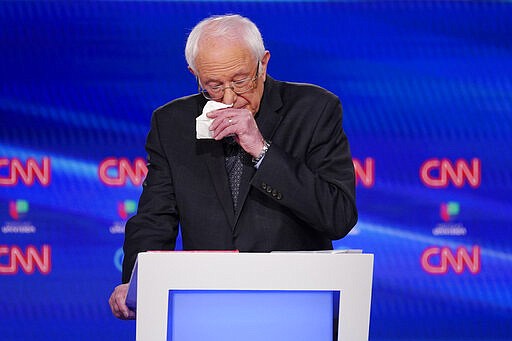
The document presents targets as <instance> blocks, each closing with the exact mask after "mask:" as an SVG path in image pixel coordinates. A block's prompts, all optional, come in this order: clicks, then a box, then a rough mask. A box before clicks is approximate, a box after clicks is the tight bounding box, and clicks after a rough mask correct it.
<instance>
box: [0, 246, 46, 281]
mask: <svg viewBox="0 0 512 341" xmlns="http://www.w3.org/2000/svg"><path fill="white" fill-rule="evenodd" d="M2 258H6V259H7V261H6V262H0V275H15V274H17V273H18V271H19V269H20V268H21V270H23V272H24V273H26V274H27V275H31V274H33V273H34V271H35V270H36V269H38V270H39V272H40V273H41V274H43V275H48V274H49V273H50V271H51V269H52V260H51V248H50V246H49V245H43V246H42V247H41V251H39V250H38V249H37V248H36V247H35V246H32V245H29V246H27V248H26V249H25V252H23V250H22V249H21V248H20V247H19V246H16V245H14V246H7V245H0V259H2Z"/></svg>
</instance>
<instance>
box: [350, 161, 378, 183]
mask: <svg viewBox="0 0 512 341" xmlns="http://www.w3.org/2000/svg"><path fill="white" fill-rule="evenodd" d="M352 162H353V163H354V172H355V175H356V185H359V184H362V185H363V187H367V188H370V187H373V185H375V159H374V158H372V157H367V158H366V159H364V162H361V160H359V159H356V158H354V159H353V160H352Z"/></svg>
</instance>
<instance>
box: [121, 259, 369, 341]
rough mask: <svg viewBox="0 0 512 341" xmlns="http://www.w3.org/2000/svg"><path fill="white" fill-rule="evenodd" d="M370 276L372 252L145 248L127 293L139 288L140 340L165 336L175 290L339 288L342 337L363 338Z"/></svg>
mask: <svg viewBox="0 0 512 341" xmlns="http://www.w3.org/2000/svg"><path fill="white" fill-rule="evenodd" d="M372 279H373V255H372V254H362V253H360V251H359V252H357V253H354V252H351V251H350V250H347V251H333V252H276V253H235V252H180V251H178V252H144V253H140V254H139V255H138V259H137V264H136V268H135V270H134V274H133V275H132V280H131V282H130V283H131V284H130V293H129V296H133V295H134V290H136V305H137V307H136V308H137V309H136V318H137V321H136V335H137V340H138V341H156V340H162V341H163V340H167V335H168V334H167V327H168V314H169V302H170V301H169V293H170V292H172V291H173V290H177V291H181V290H198V291H202V290H213V291H214V292H215V291H216V290H219V291H256V292H259V291H262V292H263V291H279V292H288V291H290V292H299V291H305V292H315V291H319V292H320V291H324V292H325V291H334V292H338V291H339V293H340V295H339V297H340V300H339V314H338V317H339V323H338V340H341V341H363V340H368V334H369V323H370V306H371V290H372ZM243 339H244V338H243V336H241V337H240V340H243Z"/></svg>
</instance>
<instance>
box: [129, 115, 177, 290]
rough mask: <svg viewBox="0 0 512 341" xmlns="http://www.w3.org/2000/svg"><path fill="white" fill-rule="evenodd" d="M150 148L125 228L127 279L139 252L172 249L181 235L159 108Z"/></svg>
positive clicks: (154, 116)
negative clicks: (132, 213) (135, 203)
mask: <svg viewBox="0 0 512 341" xmlns="http://www.w3.org/2000/svg"><path fill="white" fill-rule="evenodd" d="M146 151H147V160H148V164H147V165H148V173H147V176H146V179H145V180H144V182H143V189H142V194H141V197H140V199H139V206H138V209H137V214H136V215H135V216H133V217H132V218H131V219H129V220H128V222H127V223H126V228H125V241H124V247H123V249H124V260H123V276H122V281H123V283H127V282H129V280H130V276H131V272H132V269H133V266H134V264H135V260H136V259H137V254H138V253H139V252H144V251H148V250H172V249H174V246H175V243H176V236H177V235H178V223H179V216H178V210H177V207H176V200H175V194H174V186H173V180H172V174H171V169H170V166H169V162H168V160H167V157H166V155H165V153H164V151H163V148H162V145H161V141H160V132H159V125H158V111H155V112H154V113H153V117H152V119H151V129H150V131H149V134H148V137H147V140H146Z"/></svg>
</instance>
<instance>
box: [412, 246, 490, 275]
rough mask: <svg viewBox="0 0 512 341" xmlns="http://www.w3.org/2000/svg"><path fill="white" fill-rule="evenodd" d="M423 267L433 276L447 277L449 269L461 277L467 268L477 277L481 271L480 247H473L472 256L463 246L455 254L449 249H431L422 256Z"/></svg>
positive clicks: (434, 247) (433, 247)
mask: <svg viewBox="0 0 512 341" xmlns="http://www.w3.org/2000/svg"><path fill="white" fill-rule="evenodd" d="M421 267H422V268H423V270H425V271H426V272H428V273H429V274H433V275H445V274H446V273H448V267H451V268H452V269H453V271H455V273H456V274H459V275H460V274H461V273H462V272H463V271H464V269H465V268H467V269H468V270H469V272H470V273H472V274H473V275H476V274H477V273H479V272H480V269H481V255H480V247H479V246H473V248H472V255H470V253H469V252H468V250H467V249H466V248H464V247H462V246H460V247H458V248H457V250H456V251H455V254H454V253H453V252H452V250H450V248H448V247H436V246H432V247H429V248H427V249H426V250H425V251H423V253H422V254H421Z"/></svg>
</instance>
